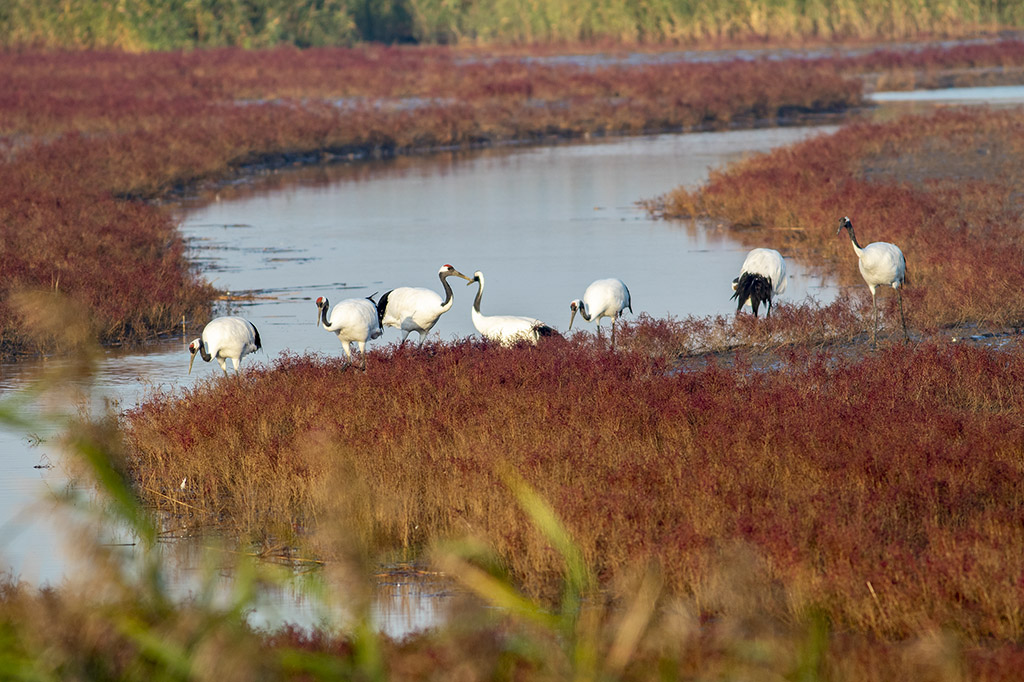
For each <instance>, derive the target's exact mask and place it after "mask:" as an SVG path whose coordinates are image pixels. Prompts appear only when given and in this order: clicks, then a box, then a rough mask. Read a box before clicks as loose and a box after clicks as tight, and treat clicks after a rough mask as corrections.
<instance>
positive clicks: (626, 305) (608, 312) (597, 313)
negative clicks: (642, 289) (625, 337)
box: [569, 277, 633, 343]
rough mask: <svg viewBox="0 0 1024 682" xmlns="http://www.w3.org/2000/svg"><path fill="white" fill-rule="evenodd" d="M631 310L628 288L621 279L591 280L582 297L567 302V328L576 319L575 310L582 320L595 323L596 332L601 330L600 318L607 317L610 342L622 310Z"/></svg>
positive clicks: (613, 337) (613, 339)
mask: <svg viewBox="0 0 1024 682" xmlns="http://www.w3.org/2000/svg"><path fill="white" fill-rule="evenodd" d="M627 309H628V310H629V312H633V303H632V301H631V299H630V297H629V289H628V288H626V285H625V283H624V282H623V281H622V280H621V279H616V278H614V277H610V278H608V279H599V280H595V281H594V282H591V284H590V286H588V287H587V289H586V291H584V292H583V299H582V300H580V299H576V300H575V301H571V302H570V303H569V310H570V311H572V312H571V314H570V316H569V329H572V323H573V320H575V319H576V313H577V311H578V312H579V314H580V315H581V316H582V317H583V319H584V320H586V321H587V322H590V321H591V320H593V322H594V323H595V324H596V325H597V331H598V333H600V332H601V318H602V317H607V318H609V319H610V320H611V321H612V343H614V342H615V323H616V322H617V321H618V319H619V316H620V315H622V311H623V310H627Z"/></svg>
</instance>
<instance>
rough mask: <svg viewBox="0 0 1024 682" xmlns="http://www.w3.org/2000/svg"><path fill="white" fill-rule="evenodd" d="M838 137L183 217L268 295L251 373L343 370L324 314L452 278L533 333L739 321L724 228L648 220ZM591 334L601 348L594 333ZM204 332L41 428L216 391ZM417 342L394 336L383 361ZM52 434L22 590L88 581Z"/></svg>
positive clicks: (300, 602) (742, 141)
mask: <svg viewBox="0 0 1024 682" xmlns="http://www.w3.org/2000/svg"><path fill="white" fill-rule="evenodd" d="M876 96H877V95H876ZM831 130H834V129H833V128H781V129H780V128H770V129H762V130H751V131H736V132H724V133H704V134H691V135H668V136H657V137H646V138H629V139H617V140H609V141H603V142H598V143H593V144H578V145H563V146H557V147H549V148H527V149H520V150H502V151H493V150H492V151H486V152H479V153H459V154H444V155H436V156H433V157H429V158H417V159H399V160H395V161H388V162H375V163H360V164H353V165H348V166H336V167H332V168H328V169H322V168H321V169H304V170H300V171H294V172H290V173H287V174H285V173H275V174H273V175H271V176H269V177H266V178H263V179H260V180H258V181H256V182H254V183H246V184H245V186H244V187H238V188H226V189H224V190H222V191H221V192H220V195H219V197H218V198H217V199H216V200H213V201H205V202H204V201H191V202H187V203H184V204H182V205H180V206H179V207H177V208H175V209H174V210H176V211H177V212H178V213H180V221H181V226H182V228H181V229H182V231H183V232H184V234H185V235H186V237H187V239H188V240H189V242H190V244H191V246H192V257H193V259H194V260H195V261H196V262H197V263H198V264H199V265H200V266H201V267H202V268H203V269H204V271H205V272H206V274H207V276H208V278H209V279H210V280H211V281H212V282H213V283H214V285H215V286H217V287H218V288H220V289H224V290H228V291H231V292H232V293H234V294H238V295H242V296H244V297H252V298H251V300H244V301H235V302H232V303H230V304H228V305H229V306H230V307H229V308H227V307H226V308H223V309H221V310H219V311H218V312H219V313H224V312H231V313H237V314H241V315H244V316H246V317H248V318H249V319H250V320H252V321H253V322H254V323H255V324H256V325H257V326H258V327H259V329H260V331H261V335H262V338H263V342H264V351H265V352H264V353H261V354H257V355H255V356H249V357H248V358H246V360H245V361H244V364H251V363H253V362H257V363H268V362H272V361H273V359H274V358H275V357H276V356H277V355H278V354H279V353H281V352H282V351H291V352H297V353H303V352H319V353H325V354H329V355H338V354H340V353H341V347H340V344H339V343H338V341H337V339H336V338H335V337H334V335H333V334H330V333H328V332H325V331H324V330H323V329H317V328H316V325H315V318H316V308H315V306H314V304H313V300H314V299H315V298H316V297H317V296H320V295H325V296H328V297H329V298H330V299H331V300H332V302H335V301H337V300H340V299H341V298H346V297H352V296H368V295H370V294H372V293H374V292H384V291H387V290H388V289H391V288H394V287H396V286H407V285H411V286H426V287H430V288H433V289H435V290H440V283H439V282H438V280H437V277H436V272H437V269H438V268H439V267H440V266H441V265H442V264H444V263H451V264H453V265H454V266H455V267H456V268H459V269H460V270H461V271H462V272H464V273H466V274H472V272H473V271H474V270H482V271H483V272H484V273H485V274H486V277H487V289H486V292H485V295H484V300H483V311H484V313H485V314H524V315H531V316H535V317H539V318H541V319H543V320H544V321H546V322H547V323H549V324H551V325H554V326H555V327H557V328H559V329H561V330H563V331H564V330H565V327H566V325H567V324H568V319H569V310H568V303H569V301H570V300H571V299H573V298H576V297H578V296H581V295H582V293H583V290H584V288H585V287H586V286H587V284H589V283H590V282H591V281H593V280H594V279H598V278H603V277H619V278H621V279H623V280H624V281H625V282H626V283H627V284H628V285H629V288H630V291H631V294H632V298H633V310H634V312H635V313H637V314H639V313H641V312H646V313H649V314H651V315H653V316H656V317H661V316H666V315H672V316H677V317H683V316H687V315H711V314H728V313H730V312H731V311H732V310H733V309H734V307H733V305H732V304H731V302H730V300H729V297H730V295H731V291H730V286H729V285H730V282H731V280H732V278H733V277H734V276H736V274H737V270H738V268H739V266H740V264H741V262H742V260H743V257H744V255H745V253H746V250H747V247H745V246H742V245H740V244H738V243H736V242H735V241H733V240H732V239H730V238H729V237H728V236H727V234H726V233H725V232H723V231H721V230H719V229H717V228H716V227H715V226H714V225H704V224H694V223H689V222H667V221H652V220H650V219H649V218H648V217H647V216H646V214H645V213H644V212H643V211H642V210H641V209H640V208H638V207H637V206H636V204H635V202H636V201H637V200H640V199H644V198H651V197H654V196H657V195H659V194H662V193H664V192H667V191H669V190H671V189H673V188H675V187H677V186H679V185H680V184H684V185H688V186H696V185H698V184H699V183H701V182H703V181H704V180H705V179H706V178H707V174H708V172H709V170H710V169H714V168H719V167H724V166H725V165H727V164H729V163H731V162H734V161H736V160H738V159H740V158H742V157H743V156H745V155H748V154H751V153H754V152H759V151H765V150H768V149H771V148H773V147H776V146H779V145H788V144H792V143H794V142H796V141H798V140H801V139H805V138H807V137H809V136H813V135H820V134H825V133H828V132H830V131H831ZM789 272H790V282H789V287H788V290H787V292H786V294H785V295H784V298H783V301H800V300H803V299H805V298H809V297H811V298H816V299H818V300H820V301H822V302H827V301H829V300H831V298H832V297H833V296H834V295H835V291H836V290H835V288H834V286H833V285H832V283H831V280H830V279H829V278H828V273H827V272H819V271H815V270H814V269H813V268H811V267H808V266H806V265H803V264H800V263H795V262H793V261H790V263H789ZM451 281H452V282H453V284H454V289H455V297H456V298H455V305H454V307H453V309H452V310H451V311H449V312H448V313H447V314H446V315H445V316H444V317H442V318H441V321H440V322H439V323H438V325H437V326H436V327H435V328H434V332H433V333H434V335H435V336H434V338H440V339H445V340H448V339H457V338H462V337H466V336H470V335H474V334H475V333H476V332H475V330H474V329H473V327H472V323H471V321H470V315H469V311H470V306H471V303H472V297H473V295H474V293H475V286H474V287H466V286H465V285H464V284H462V283H461V280H458V279H452V280H451ZM582 328H583V329H585V330H587V331H588V332H592V330H593V325H590V324H587V323H583V325H582ZM198 331H199V330H198V329H189V334H188V337H187V338H185V339H176V340H172V341H167V342H163V343H161V344H158V345H154V346H152V347H150V348H148V349H145V350H142V351H133V352H131V353H123V352H120V351H117V350H112V349H111V350H107V351H105V355H104V357H103V358H102V359H101V361H100V363H99V367H98V370H97V372H96V374H95V376H94V377H92V382H91V385H90V383H89V382H85V381H83V382H81V389H82V390H81V395H78V396H75V395H74V390H73V388H72V390H70V391H68V392H67V393H68V395H67V396H66V399H65V400H64V401H63V402H61V401H56V400H54V401H32V402H30V403H28V405H27V406H26V407H25V408H24V410H23V412H24V413H25V414H28V415H29V416H37V415H40V414H43V413H45V412H46V411H47V409H48V406H49V405H51V404H57V405H59V409H61V410H63V411H67V410H68V409H74V407H73V406H74V405H75V404H81V405H84V406H85V409H97V408H98V407H101V406H103V405H106V404H109V405H112V406H113V407H115V408H116V409H127V408H129V407H131V406H132V405H135V404H138V403H139V402H140V401H144V400H145V399H146V397H147V396H148V395H151V394H152V392H153V391H162V390H175V389H178V388H181V387H184V386H191V385H194V384H195V383H196V382H198V381H203V380H205V379H208V378H210V377H211V376H215V375H216V374H217V373H218V372H219V371H220V370H219V368H218V366H217V365H216V363H211V364H205V363H202V362H197V363H196V366H195V368H194V369H193V372H192V375H191V376H187V375H186V374H185V371H186V369H187V367H188V353H187V351H186V349H185V344H186V343H187V340H188V338H192V337H194V336H197V335H198ZM398 338H399V333H398V331H397V330H394V329H390V328H389V329H388V330H387V331H385V334H384V337H383V338H382V339H380V340H378V341H376V342H371V348H372V347H373V346H374V345H379V344H381V343H393V342H395V341H397V339H398ZM413 338H414V339H415V338H416V335H413ZM62 362H63V361H61V360H47V361H39V362H21V363H17V364H10V365H0V397H3V398H10V397H11V396H12V395H17V394H18V393H19V391H21V390H24V389H25V388H26V387H28V386H31V385H33V384H34V382H35V381H36V380H37V379H38V378H39V377H41V376H43V375H45V373H46V372H47V371H49V370H52V369H57V370H59V369H60V367H61V364H62ZM69 406H71V407H69ZM43 424H44V425H39V426H35V427H30V428H29V429H27V430H12V429H3V430H0V453H3V456H2V457H0V552H2V555H3V558H4V560H5V561H6V565H7V567H8V571H9V572H10V573H12V574H13V575H16V576H19V577H20V578H22V579H25V580H27V581H29V582H31V583H35V584H46V583H49V584H59V583H60V582H61V581H63V580H65V579H66V578H68V577H70V576H74V574H75V573H76V571H77V570H78V568H77V566H76V563H75V561H74V560H73V559H72V557H73V556H74V553H73V551H71V549H70V546H71V545H72V543H69V542H68V541H67V538H65V537H63V535H62V531H61V530H60V529H61V528H62V527H64V526H66V525H67V524H66V523H65V522H64V521H65V519H64V516H63V515H62V513H60V512H59V511H55V509H54V504H53V503H52V502H50V501H48V500H49V499H50V496H49V495H48V494H47V493H48V492H54V491H59V490H62V489H63V488H64V487H66V486H67V485H68V479H67V476H66V474H65V472H64V471H63V470H62V469H61V467H60V466H59V464H60V461H61V460H60V455H59V451H58V448H57V446H56V444H55V443H54V442H53V440H54V439H53V435H54V430H55V427H53V426H46V425H45V422H44V423H43ZM51 465H57V466H51ZM114 539H116V538H114ZM170 563H171V564H172V568H173V574H174V576H176V578H175V579H176V580H177V584H178V589H179V590H180V591H181V592H183V593H184V592H188V590H189V589H190V587H189V586H190V585H193V584H195V579H194V574H195V572H196V571H197V569H196V567H195V566H194V565H192V564H190V563H189V562H187V561H185V562H182V561H180V560H175V561H172V562H170ZM442 593H443V591H441V590H440V589H439V588H437V586H434V585H424V584H422V583H421V582H419V581H415V580H404V579H399V578H396V579H394V580H388V581H383V583H382V586H381V589H380V593H379V598H378V605H377V607H376V611H375V614H376V618H377V622H378V624H379V625H380V627H381V628H382V629H384V630H385V631H386V632H389V633H391V634H396V635H401V634H403V633H405V632H408V631H411V630H415V629H417V628H420V627H423V625H425V624H427V623H430V622H436V619H437V618H439V617H440V612H441V610H442V609H443V606H442V604H443V599H439V595H440V594H442ZM311 601H312V600H311V599H309V598H307V597H306V596H305V595H304V593H303V592H302V590H301V589H299V588H295V589H289V588H287V587H282V588H280V589H278V590H275V591H272V592H268V593H267V594H265V595H264V599H263V605H262V606H261V608H260V609H258V610H257V612H256V613H255V614H254V615H253V621H254V622H255V623H257V624H261V625H274V624H276V623H280V622H283V621H293V622H296V621H297V622H300V623H306V624H312V623H316V622H318V620H319V618H320V617H321V616H322V609H321V607H320V606H319V605H317V604H313V603H311Z"/></svg>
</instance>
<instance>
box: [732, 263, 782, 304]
mask: <svg viewBox="0 0 1024 682" xmlns="http://www.w3.org/2000/svg"><path fill="white" fill-rule="evenodd" d="M787 281H788V278H787V277H786V259H784V258H783V257H782V254H781V253H779V252H778V251H776V250H775V249H753V250H752V251H751V252H750V253H748V254H747V257H746V259H744V261H743V266H742V267H741V268H740V276H739V277H737V278H736V279H734V280H733V281H732V290H733V291H734V292H735V293H733V295H732V298H733V299H735V300H736V312H737V313H738V312H739V311H740V310H741V309H742V308H743V306H744V305H749V306H750V308H751V310H753V311H754V317H757V309H758V308H759V307H760V306H761V304H762V303H764V304H765V308H766V310H767V312H766V313H765V316H770V315H771V314H772V298H773V297H775V296H778V295H779V294H781V293H783V292H784V291H785V290H786V283H787Z"/></svg>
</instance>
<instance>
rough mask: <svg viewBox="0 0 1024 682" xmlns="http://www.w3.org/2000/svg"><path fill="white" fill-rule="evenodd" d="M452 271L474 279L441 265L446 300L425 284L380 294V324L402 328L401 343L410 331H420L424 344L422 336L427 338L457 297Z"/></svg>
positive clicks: (458, 275)
mask: <svg viewBox="0 0 1024 682" xmlns="http://www.w3.org/2000/svg"><path fill="white" fill-rule="evenodd" d="M453 275H454V276H455V277H461V278H462V279H464V280H466V281H467V282H469V281H472V280H470V279H469V277H466V276H465V275H464V274H462V273H461V272H459V271H458V270H456V269H455V268H453V267H452V266H451V265H447V264H445V265H442V266H441V269H440V270H438V271H437V276H438V277H439V278H440V279H441V286H442V287H444V300H443V301H442V300H441V297H440V296H439V295H438V293H437V292H436V291H432V290H430V289H424V288H422V287H398V288H397V289H392V290H391V291H389V292H387V293H386V294H384V295H383V296H381V297H380V300H379V301H377V313H378V317H379V318H380V324H381V326H382V327H395V328H396V329H401V330H402V343H405V340H406V339H407V338H409V333H410V332H419V334H420V345H421V346H422V345H423V339H425V338H427V334H429V333H430V330H431V329H433V328H434V325H435V324H437V321H438V320H439V319H440V318H441V315H443V314H444V313H446V312H448V311H449V310H450V309H451V307H452V303H454V301H455V298H454V297H453V296H452V287H451V285H450V284H448V278H449V277H451V276H453Z"/></svg>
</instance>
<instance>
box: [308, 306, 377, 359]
mask: <svg viewBox="0 0 1024 682" xmlns="http://www.w3.org/2000/svg"><path fill="white" fill-rule="evenodd" d="M329 306H330V301H328V300H327V298H326V297H324V296H321V297H320V298H318V299H316V307H317V309H318V310H317V318H316V322H317V326H320V323H321V322H322V323H323V325H324V329H326V330H327V331H329V332H334V334H335V335H337V337H338V340H339V341H341V348H342V350H344V351H345V356H346V358H347V359H348V362H349V363H351V362H352V348H351V345H352V344H353V343H354V344H356V347H357V348H358V349H359V354H360V355H361V356H362V359H363V368H364V369H365V368H366V342H367V341H369V340H370V339H376V338H378V337H380V335H381V333H382V332H381V328H380V318H379V317H378V314H377V305H376V304H375V303H374V302H373V301H372V300H370V299H368V298H346V299H345V300H343V301H340V302H338V304H337V305H335V306H334V309H333V310H331V314H330V316H328V315H327V308H328V307H329Z"/></svg>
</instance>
